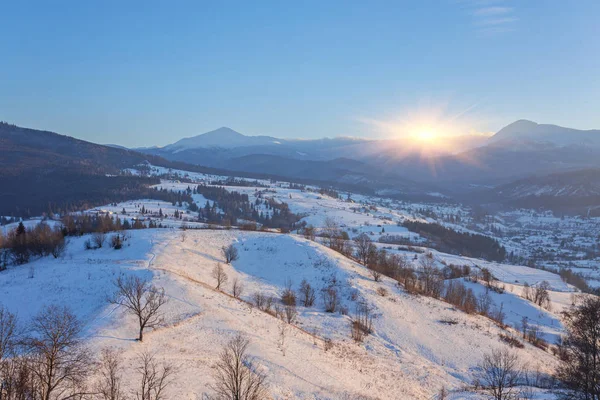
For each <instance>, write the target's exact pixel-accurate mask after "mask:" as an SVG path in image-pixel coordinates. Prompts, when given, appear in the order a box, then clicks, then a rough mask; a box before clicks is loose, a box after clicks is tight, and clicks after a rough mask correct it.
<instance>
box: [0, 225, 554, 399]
mask: <svg viewBox="0 0 600 400" xmlns="http://www.w3.org/2000/svg"><path fill="white" fill-rule="evenodd" d="M84 240H85V237H82V238H76V239H71V240H70V243H69V245H68V248H67V251H66V254H65V256H64V258H62V259H56V260H55V259H52V258H44V259H40V260H36V261H33V262H32V263H30V264H28V265H25V266H18V267H17V266H15V267H10V268H9V269H8V270H7V271H4V272H1V273H0V302H1V303H2V304H3V305H5V306H6V307H8V309H9V310H11V311H13V312H16V313H17V314H18V315H19V318H20V319H21V320H22V321H27V319H28V318H29V317H30V316H31V315H33V314H35V313H36V312H37V311H38V310H39V309H40V308H41V307H42V306H43V305H47V304H64V305H68V306H70V307H72V308H73V309H74V311H75V312H76V314H77V315H78V316H79V317H80V318H81V319H82V320H83V321H84V322H85V324H86V331H85V332H86V336H87V337H88V338H89V339H88V340H89V343H90V345H91V346H93V347H94V348H95V349H100V348H101V347H105V346H111V347H116V348H118V349H120V351H121V352H122V354H123V356H124V357H125V359H126V363H125V367H126V369H127V371H126V373H127V374H131V373H132V368H133V367H134V365H133V362H134V359H135V357H136V355H137V354H138V353H139V352H140V351H142V350H143V349H151V350H152V351H154V352H156V353H157V357H158V358H159V359H164V360H167V361H168V362H170V363H172V364H173V365H175V366H177V371H178V372H177V374H176V377H175V381H174V383H173V385H171V386H170V388H169V393H168V398H171V399H198V398H201V394H202V393H210V389H209V385H210V384H211V383H213V378H212V366H213V365H214V363H215V361H216V360H217V357H218V353H219V351H220V349H221V348H222V346H223V345H224V344H225V343H226V342H227V341H228V340H229V339H230V338H232V337H233V335H234V334H235V333H236V332H242V333H243V334H245V335H246V336H247V337H248V338H249V339H250V340H251V346H250V353H251V354H252V355H253V356H255V357H256V360H257V362H258V363H259V364H261V366H262V368H263V370H264V371H265V373H266V374H267V376H268V382H269V391H270V393H271V395H272V396H273V397H274V398H277V399H295V398H300V399H315V398H319V399H353V398H359V397H358V396H361V395H362V396H365V397H362V398H377V399H430V398H432V397H433V396H434V395H435V394H436V393H437V392H438V391H439V390H440V389H441V388H442V386H444V387H446V388H447V389H449V390H451V392H452V398H465V397H471V398H476V396H475V395H472V394H468V393H465V392H463V391H462V390H463V389H464V388H465V387H466V386H468V385H469V384H470V383H471V381H472V378H473V375H474V372H475V371H476V366H477V364H478V362H480V360H481V359H482V357H483V354H485V353H486V352H488V351H489V350H490V349H491V348H496V347H502V346H505V345H504V344H502V342H500V341H499V339H498V334H499V333H501V332H502V331H501V330H500V328H498V327H496V326H495V325H494V324H493V323H492V322H491V321H490V320H488V319H486V318H483V317H480V316H473V315H466V314H464V313H462V312H460V311H457V310H455V309H453V308H452V307H451V306H449V305H448V304H447V303H443V302H440V301H437V300H433V299H430V298H425V297H415V296H413V295H409V294H407V293H405V292H404V291H403V290H401V289H400V288H398V286H397V285H396V284H395V282H393V281H391V280H388V279H383V281H382V282H379V283H376V282H374V281H373V280H372V279H371V278H370V276H369V274H368V273H367V271H366V270H365V269H364V267H362V266H360V265H358V264H356V263H354V262H353V261H350V260H348V259H346V258H344V257H343V256H341V255H340V254H338V253H335V252H333V251H331V250H329V249H327V248H325V247H323V246H321V245H319V244H317V243H314V242H309V241H307V240H305V239H303V238H301V237H298V236H295V235H281V234H274V233H258V232H239V231H234V230H231V231H214V230H197V231H196V230H188V231H187V232H186V238H185V240H182V237H181V234H180V232H179V231H173V230H169V229H149V230H141V231H131V237H130V238H129V239H128V240H127V241H126V246H125V247H124V248H123V249H122V250H113V249H110V248H102V249H98V250H87V251H86V250H84V246H83V242H84ZM231 243H234V244H235V246H236V247H237V248H238V249H239V253H240V258H239V260H237V261H234V262H233V265H225V270H226V273H227V274H228V276H229V283H227V284H226V285H225V287H224V288H225V292H229V293H230V292H231V282H232V281H233V279H234V278H238V279H240V280H241V281H242V282H243V284H244V293H243V295H242V298H243V299H245V300H251V298H252V295H253V294H254V293H255V292H257V291H260V292H264V293H266V294H272V295H274V296H277V295H278V294H279V293H280V292H281V290H282V289H283V286H284V284H285V281H286V280H287V279H290V280H291V281H292V282H293V284H294V288H295V289H297V288H298V286H299V284H300V281H301V280H302V279H306V280H307V281H309V282H310V283H311V284H312V285H313V286H314V287H315V288H317V292H319V291H320V289H321V288H323V287H324V286H325V285H328V284H329V283H330V282H331V280H332V276H335V282H336V284H335V285H336V287H337V288H338V290H339V292H340V294H341V301H342V305H343V306H344V307H346V308H347V309H348V313H349V314H350V315H342V314H339V313H335V314H331V313H326V312H325V311H324V308H323V303H322V301H321V300H320V297H319V298H318V299H317V302H316V305H315V306H314V307H311V308H303V307H299V317H298V322H297V323H296V324H295V325H294V326H290V325H287V328H286V332H285V335H284V336H285V340H284V343H283V344H282V341H281V333H280V332H281V327H282V326H284V324H283V322H281V320H279V319H277V318H275V317H273V316H271V315H269V314H266V313H264V312H262V311H259V310H257V309H256V308H253V307H251V306H249V305H248V304H247V303H246V302H243V301H239V300H236V299H234V298H232V297H231V296H230V295H228V294H224V293H220V292H218V291H216V290H215V289H214V284H215V280H214V279H213V277H212V274H211V271H212V269H213V267H214V266H215V265H216V263H217V262H221V263H223V261H224V260H223V258H222V255H221V252H220V248H221V246H224V245H228V244H231ZM32 270H33V271H34V273H33V277H30V276H31V275H32V274H31V271H32ZM121 273H123V274H139V275H143V276H146V277H148V278H151V279H152V281H153V283H154V284H155V285H157V286H160V287H164V288H165V290H166V293H167V295H168V297H169V303H168V304H167V306H166V308H165V324H164V326H162V327H160V328H157V329H155V330H153V331H150V332H149V333H147V334H146V335H145V339H144V342H143V343H139V342H136V341H134V340H133V339H134V338H135V336H136V327H135V321H134V320H133V318H132V317H130V316H128V315H127V314H125V312H124V310H123V309H121V308H118V307H115V306H113V305H109V304H108V303H107V302H106V296H107V295H108V294H110V293H111V291H112V281H113V280H114V279H115V277H116V276H118V275H119V274H121ZM473 285H475V284H473ZM380 287H382V288H385V289H386V290H387V293H388V294H387V295H386V296H385V297H384V296H381V295H380V294H378V293H377V289H378V288H380ZM511 292H513V290H512V289H511V290H507V293H506V294H504V295H503V296H506V299H505V300H504V303H505V304H506V307H507V308H506V309H507V310H519V312H521V313H527V314H528V315H531V316H532V317H535V315H534V314H535V313H540V317H539V321H540V322H541V324H544V325H545V326H547V327H548V329H550V328H553V329H555V330H559V329H560V327H559V326H556V325H554V324H555V323H556V322H555V321H556V319H557V317H556V314H554V311H552V312H546V313H542V312H541V310H536V309H534V308H535V307H533V306H531V305H530V306H529V308H526V307H525V308H524V307H523V304H522V302H521V300H519V298H518V297H517V295H515V294H511ZM515 292H516V289H515ZM553 295H554V293H553V294H552V295H551V296H553ZM358 299H362V300H363V301H366V302H367V303H368V304H369V305H370V306H371V307H372V309H373V312H374V315H375V316H376V318H375V320H374V333H373V334H372V335H370V336H368V337H367V338H366V340H365V342H364V343H362V344H357V343H355V342H354V341H353V340H352V339H351V338H350V317H351V315H352V314H353V313H354V309H355V307H356V303H357V301H358ZM513 303H514V306H513V305H512V304H513ZM542 314H543V316H541V315H542ZM448 321H452V323H451V324H448ZM325 338H328V339H331V340H332V342H333V348H332V349H330V350H328V351H325V350H324V339H325ZM517 351H518V354H519V356H520V358H521V359H522V360H523V361H526V362H528V363H529V364H530V367H531V368H533V369H536V368H539V369H540V370H541V371H545V372H551V371H552V368H553V367H554V366H555V365H556V360H555V358H554V357H552V356H551V355H550V354H548V353H545V352H543V351H541V350H539V349H537V348H535V347H533V346H531V345H528V344H526V345H525V348H524V349H520V350H517ZM473 396H475V397H473Z"/></svg>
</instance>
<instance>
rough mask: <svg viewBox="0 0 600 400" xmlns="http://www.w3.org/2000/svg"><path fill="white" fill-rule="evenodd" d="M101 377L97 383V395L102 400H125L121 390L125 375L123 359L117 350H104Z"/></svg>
mask: <svg viewBox="0 0 600 400" xmlns="http://www.w3.org/2000/svg"><path fill="white" fill-rule="evenodd" d="M98 369H99V374H100V377H99V379H98V382H97V383H96V393H98V395H99V396H100V398H101V399H102V400H124V399H125V396H124V395H123V392H122V390H121V379H122V375H123V371H122V367H121V357H120V355H119V353H117V351H116V350H114V349H110V348H104V349H102V351H101V353H100V362H99V364H98Z"/></svg>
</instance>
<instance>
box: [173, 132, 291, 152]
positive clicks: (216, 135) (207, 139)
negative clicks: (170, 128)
mask: <svg viewBox="0 0 600 400" xmlns="http://www.w3.org/2000/svg"><path fill="white" fill-rule="evenodd" d="M281 143H282V140H281V139H276V138H274V137H270V136H246V135H242V134H241V133H239V132H236V131H234V130H233V129H231V128H227V127H222V128H219V129H215V130H214V131H210V132H207V133H203V134H201V135H197V136H193V137H189V138H185V139H181V140H179V141H177V142H175V143H173V144H170V145H168V146H165V147H163V148H162V150H164V151H168V152H179V151H184V150H191V149H199V148H215V147H217V148H222V149H232V148H236V147H250V146H272V145H278V144H281Z"/></svg>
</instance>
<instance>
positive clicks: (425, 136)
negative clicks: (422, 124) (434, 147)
mask: <svg viewBox="0 0 600 400" xmlns="http://www.w3.org/2000/svg"><path fill="white" fill-rule="evenodd" d="M437 137H438V135H437V134H436V133H435V132H433V131H431V130H422V131H417V132H416V133H415V134H414V138H415V139H417V140H419V141H421V142H433V141H434V140H435V139H436V138H437Z"/></svg>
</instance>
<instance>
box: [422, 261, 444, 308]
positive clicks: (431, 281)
mask: <svg viewBox="0 0 600 400" xmlns="http://www.w3.org/2000/svg"><path fill="white" fill-rule="evenodd" d="M429 254H431V253H429ZM419 266H420V269H419V277H420V280H421V282H422V284H423V292H424V293H425V294H426V295H428V296H431V297H435V298H439V297H440V296H441V294H442V289H443V288H444V277H443V276H442V273H441V271H440V270H439V269H438V268H437V267H436V265H435V260H434V259H433V256H429V255H428V256H426V257H422V258H421V260H420V262H419Z"/></svg>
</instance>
